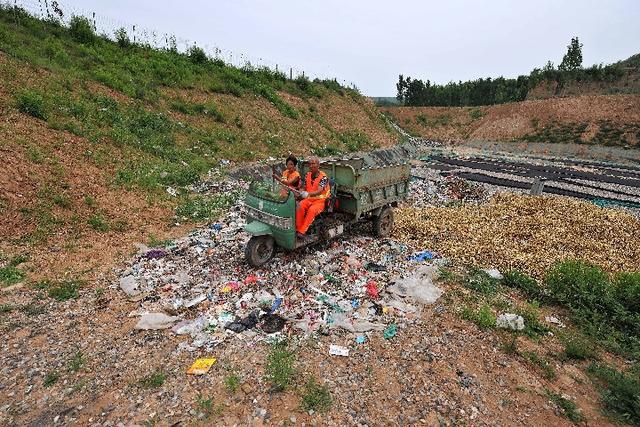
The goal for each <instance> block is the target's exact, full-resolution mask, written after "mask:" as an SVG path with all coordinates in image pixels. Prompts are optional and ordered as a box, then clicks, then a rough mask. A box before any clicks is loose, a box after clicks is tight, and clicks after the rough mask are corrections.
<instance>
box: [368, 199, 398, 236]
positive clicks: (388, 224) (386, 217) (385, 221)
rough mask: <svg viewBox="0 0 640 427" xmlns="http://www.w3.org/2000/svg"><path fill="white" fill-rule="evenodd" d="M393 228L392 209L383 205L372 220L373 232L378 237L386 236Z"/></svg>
mask: <svg viewBox="0 0 640 427" xmlns="http://www.w3.org/2000/svg"><path fill="white" fill-rule="evenodd" d="M392 230H393V209H392V208H391V207H390V206H385V207H384V208H382V210H381V211H380V215H378V216H377V217H375V218H374V220H373V233H374V234H375V235H376V236H378V237H388V236H389V235H390V234H391V231H392Z"/></svg>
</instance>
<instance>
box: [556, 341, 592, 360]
mask: <svg viewBox="0 0 640 427" xmlns="http://www.w3.org/2000/svg"><path fill="white" fill-rule="evenodd" d="M562 355H563V356H564V357H565V358H567V359H573V360H587V359H595V358H596V357H597V352H596V348H595V346H594V345H593V343H592V342H591V341H589V340H588V339H586V338H585V337H583V336H580V335H574V336H570V337H567V338H565V339H564V351H563V353H562Z"/></svg>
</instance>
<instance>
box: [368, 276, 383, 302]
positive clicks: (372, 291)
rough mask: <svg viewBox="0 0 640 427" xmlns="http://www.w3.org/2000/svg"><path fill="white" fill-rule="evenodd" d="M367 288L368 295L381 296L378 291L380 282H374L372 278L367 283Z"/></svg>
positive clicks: (376, 297) (374, 297)
mask: <svg viewBox="0 0 640 427" xmlns="http://www.w3.org/2000/svg"><path fill="white" fill-rule="evenodd" d="M365 288H366V290H367V296H368V297H369V298H373V299H378V298H380V294H379V293H378V284H377V283H376V282H374V281H373V280H370V281H369V282H367V284H366V285H365Z"/></svg>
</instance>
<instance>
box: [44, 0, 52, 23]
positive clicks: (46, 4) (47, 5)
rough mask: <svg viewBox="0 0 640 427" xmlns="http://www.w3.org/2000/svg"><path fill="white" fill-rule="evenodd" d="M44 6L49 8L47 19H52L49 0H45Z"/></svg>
mask: <svg viewBox="0 0 640 427" xmlns="http://www.w3.org/2000/svg"><path fill="white" fill-rule="evenodd" d="M44 6H45V7H46V8H47V19H51V15H50V14H49V2H48V1H47V0H44Z"/></svg>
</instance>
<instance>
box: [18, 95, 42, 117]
mask: <svg viewBox="0 0 640 427" xmlns="http://www.w3.org/2000/svg"><path fill="white" fill-rule="evenodd" d="M16 104H17V107H18V110H20V112H22V113H24V114H28V115H30V116H33V117H35V118H36V119H41V120H47V118H48V117H49V113H48V112H47V106H46V105H45V100H44V97H43V96H42V94H40V93H38V92H37V91H35V90H29V89H27V90H23V91H22V92H20V93H19V94H18V95H17V97H16Z"/></svg>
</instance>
